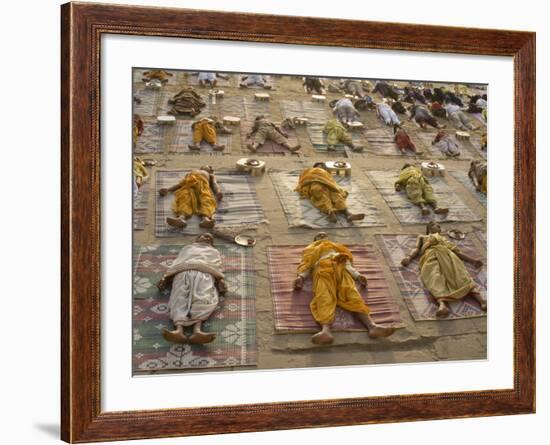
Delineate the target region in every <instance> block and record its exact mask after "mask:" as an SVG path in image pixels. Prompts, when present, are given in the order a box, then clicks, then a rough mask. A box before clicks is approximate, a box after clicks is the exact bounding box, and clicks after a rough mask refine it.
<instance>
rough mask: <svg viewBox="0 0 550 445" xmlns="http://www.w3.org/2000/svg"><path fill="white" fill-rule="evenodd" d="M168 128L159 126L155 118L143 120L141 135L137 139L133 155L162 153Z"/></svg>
mask: <svg viewBox="0 0 550 445" xmlns="http://www.w3.org/2000/svg"><path fill="white" fill-rule="evenodd" d="M167 132H168V128H167V126H166V125H159V124H157V122H156V118H143V133H142V134H141V136H139V137H138V138H137V141H136V146H135V148H134V153H162V152H163V150H164V140H165V136H166V133H167Z"/></svg>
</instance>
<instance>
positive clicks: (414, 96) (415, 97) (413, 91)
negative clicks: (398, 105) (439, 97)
mask: <svg viewBox="0 0 550 445" xmlns="http://www.w3.org/2000/svg"><path fill="white" fill-rule="evenodd" d="M404 90H405V99H403V101H404V102H409V103H411V104H415V103H416V102H420V103H421V104H424V105H426V104H427V103H428V101H427V100H426V98H425V97H424V95H423V94H422V93H421V92H420V91H419V90H418V89H417V88H411V87H405V88H404Z"/></svg>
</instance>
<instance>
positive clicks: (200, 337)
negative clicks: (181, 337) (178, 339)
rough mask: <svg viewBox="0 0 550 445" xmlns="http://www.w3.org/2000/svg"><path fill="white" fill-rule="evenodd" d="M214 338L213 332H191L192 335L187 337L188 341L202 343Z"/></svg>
mask: <svg viewBox="0 0 550 445" xmlns="http://www.w3.org/2000/svg"><path fill="white" fill-rule="evenodd" d="M215 339H216V334H214V333H213V332H202V331H198V332H193V335H191V337H189V343H196V344H199V345H203V344H205V343H210V342H212V341H214V340H215Z"/></svg>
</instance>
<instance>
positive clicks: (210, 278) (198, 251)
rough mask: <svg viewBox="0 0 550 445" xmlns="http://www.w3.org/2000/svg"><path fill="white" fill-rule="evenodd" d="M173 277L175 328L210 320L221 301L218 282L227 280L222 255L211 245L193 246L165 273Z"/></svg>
mask: <svg viewBox="0 0 550 445" xmlns="http://www.w3.org/2000/svg"><path fill="white" fill-rule="evenodd" d="M170 277H173V281H172V291H171V293H170V300H169V301H168V307H169V309H170V318H171V319H172V321H173V323H174V325H175V326H191V325H193V324H195V323H197V322H198V321H204V320H206V319H207V318H208V317H210V315H211V314H212V312H214V310H215V309H216V307H217V306H218V301H219V296H218V289H217V288H216V280H219V279H222V278H223V277H224V275H223V272H222V257H221V255H220V252H218V250H217V249H215V248H214V247H212V246H210V245H208V244H204V243H193V244H189V245H187V246H185V247H184V248H183V249H181V251H180V253H179V255H178V257H177V258H176V260H175V261H174V263H173V264H172V265H171V266H170V268H169V269H168V271H167V272H166V273H165V274H164V278H165V279H167V278H170Z"/></svg>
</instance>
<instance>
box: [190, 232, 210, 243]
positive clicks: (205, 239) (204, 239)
mask: <svg viewBox="0 0 550 445" xmlns="http://www.w3.org/2000/svg"><path fill="white" fill-rule="evenodd" d="M195 242H196V243H204V244H208V245H210V246H213V245H214V237H213V236H212V234H211V233H207V232H206V233H201V234H200V235H199V236H197V237H196V238H195Z"/></svg>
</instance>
